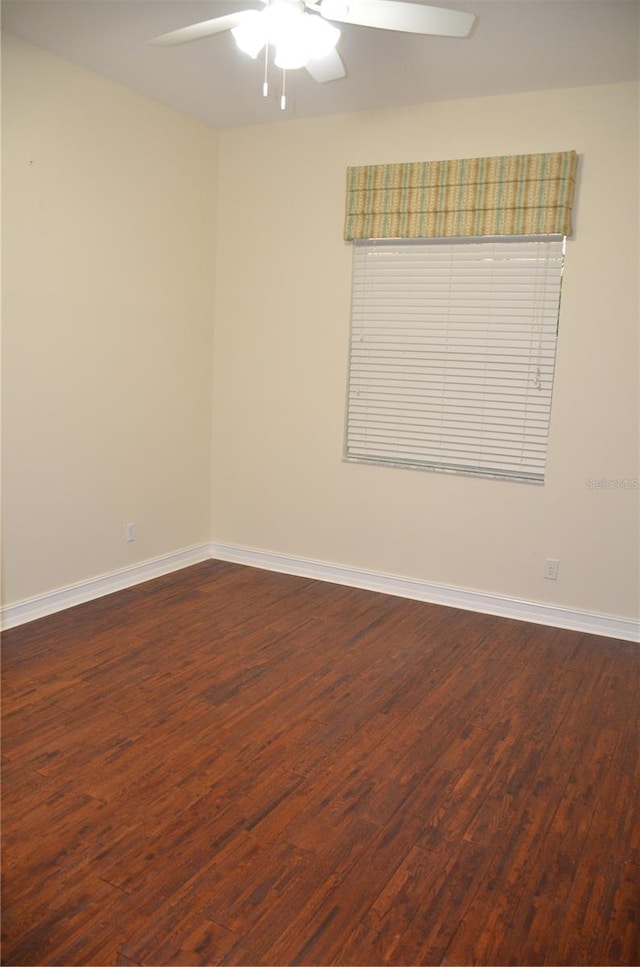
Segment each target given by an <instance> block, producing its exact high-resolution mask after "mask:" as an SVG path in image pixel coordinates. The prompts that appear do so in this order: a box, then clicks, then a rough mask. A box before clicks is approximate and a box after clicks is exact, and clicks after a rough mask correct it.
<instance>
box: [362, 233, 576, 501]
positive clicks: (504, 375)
mask: <svg viewBox="0 0 640 967" xmlns="http://www.w3.org/2000/svg"><path fill="white" fill-rule="evenodd" d="M563 258H564V238H563V237H562V236H548V235H547V236H544V237H531V236H529V237H522V236H520V237H507V238H505V237H501V238H493V239H487V238H482V239H478V238H465V239H411V240H397V239H393V240H389V239H385V240H380V241H378V240H366V241H355V242H354V262H353V301H352V323H351V346H350V363H349V390H348V413H347V429H346V458H347V459H348V460H353V461H363V462H367V463H376V464H389V465H392V466H401V467H413V468H419V469H428V470H440V471H449V472H458V473H464V474H473V475H480V476H490V477H500V478H506V479H511V480H523V481H528V482H536V483H541V482H543V481H544V473H545V463H546V452H547V440H548V434H549V421H550V414H551V394H552V387H553V372H554V363H555V349H556V335H557V326H558V312H559V305H560V284H561V278H562V267H563Z"/></svg>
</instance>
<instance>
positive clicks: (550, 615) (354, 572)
mask: <svg viewBox="0 0 640 967" xmlns="http://www.w3.org/2000/svg"><path fill="white" fill-rule="evenodd" d="M210 558H215V559H216V560H220V561H229V562H233V563H235V564H246V565H248V566H249V567H258V568H262V569H263V570H266V571H279V572H280V573H282V574H294V575H297V576H298V577H307V578H313V579H316V580H318V581H329V582H330V583H332V584H344V585H347V586H348V587H353V588H362V589H363V590H366V591H380V592H382V593H383V594H393V595H396V596H397V597H401V598H413V599H414V600H417V601H427V602H429V603H430V604H442V605H446V606H447V607H450V608H461V609H462V610H464V611H478V612H480V613H482V614H493V615H496V616H497V617H501V618H516V619H518V620H520V621H531V622H533V623H534V624H542V625H549V626H551V627H552V628H567V629H570V630H572V631H583V632H587V633H588V634H593V635H604V636H606V637H608V638H622V639H625V640H627V641H640V627H639V625H638V622H635V621H633V620H632V619H630V618H618V617H615V616H614V615H608V614H598V613H596V612H592V611H577V610H574V609H571V608H562V607H558V606H557V605H551V604H542V603H539V602H536V601H525V600H522V599H519V598H509V597H506V596H504V595H500V594H487V593H484V592H480V591H470V590H468V589H466V588H452V587H447V586H446V585H444V584H430V583H428V582H426V581H418V580H415V579H413V578H404V577H398V576H397V575H394V574H385V573H382V572H378V571H363V570H360V569H358V568H351V567H345V566H343V565H341V564H327V563H325V562H323V561H313V560H308V559H306V558H301V557H291V556H289V555H286V554H277V553H274V552H271V551H261V550H258V549H256V548H252V547H241V546H239V545H236V544H218V543H213V544H199V545H196V546H195V547H189V548H185V549H183V550H181V551H174V552H173V553H171V554H164V555H162V556H160V557H155V558H152V559H151V560H148V561H143V562H142V563H140V564H133V565H131V566H129V567H124V568H121V569H120V570H118V571H112V572H111V573H109V574H102V575H99V576H98V577H95V578H89V579H88V580H86V581H80V582H79V583H78V584H73V585H69V586H68V587H64V588H58V589H57V590H55V591H50V592H48V593H46V594H41V595H37V596H36V597H33V598H27V599H26V600H23V601H18V602H16V603H15V604H10V605H6V606H5V607H3V608H2V609H0V626H1V627H2V628H3V629H7V628H13V627H15V626H16V625H21V624H25V623H26V622H27V621H34V620H35V619H36V618H43V617H45V616H46V615H48V614H55V612H57V611H64V610H65V609H66V608H72V607H73V606H74V605H76V604H82V603H83V602H84V601H92V600H93V599H94V598H100V597H103V596H104V595H107V594H112V593H113V592H114V591H121V590H123V588H129V587H133V585H135V584H141V583H142V582H143V581H149V580H151V579H152V578H155V577H161V576H162V575H163V574H169V573H170V572H171V571H178V570H180V569H181V568H183V567H188V566H189V565H191V564H198V563H199V562H200V561H206V560H208V559H210Z"/></svg>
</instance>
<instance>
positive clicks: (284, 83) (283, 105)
mask: <svg viewBox="0 0 640 967" xmlns="http://www.w3.org/2000/svg"><path fill="white" fill-rule="evenodd" d="M286 106H287V72H286V70H285V69H284V68H283V69H282V97H281V98H280V110H281V111H284V109H285V108H286Z"/></svg>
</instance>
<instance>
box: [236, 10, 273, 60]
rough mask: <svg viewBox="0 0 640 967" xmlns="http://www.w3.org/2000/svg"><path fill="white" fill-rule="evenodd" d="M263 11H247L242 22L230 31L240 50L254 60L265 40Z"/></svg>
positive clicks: (265, 25) (265, 31) (265, 27)
mask: <svg viewBox="0 0 640 967" xmlns="http://www.w3.org/2000/svg"><path fill="white" fill-rule="evenodd" d="M264 13H265V11H260V12H258V11H257V10H250V11H248V13H247V15H246V17H244V18H243V20H242V22H241V23H239V24H238V26H237V27H234V28H233V30H232V31H231V34H232V36H233V39H234V40H235V42H236V44H237V45H238V47H239V48H240V50H241V51H242V52H243V53H245V54H248V55H249V57H253V59H254V60H255V59H256V57H257V56H258V54H259V53H260V51H261V50H262V48H263V47H264V45H265V43H266V41H267V24H266V22H265V19H264Z"/></svg>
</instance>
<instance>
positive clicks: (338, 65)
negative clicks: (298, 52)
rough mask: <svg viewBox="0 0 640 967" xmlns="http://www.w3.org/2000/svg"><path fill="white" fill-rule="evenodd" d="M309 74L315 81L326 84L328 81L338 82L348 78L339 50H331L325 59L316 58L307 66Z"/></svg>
mask: <svg viewBox="0 0 640 967" xmlns="http://www.w3.org/2000/svg"><path fill="white" fill-rule="evenodd" d="M305 67H306V69H307V71H308V72H309V74H311V76H312V77H313V79H314V81H319V82H320V84H326V82H327V81H338V80H340V78H341V77H346V76H347V72H346V70H345V67H344V64H343V63H342V58H341V57H340V54H339V53H338V51H337V50H331V51H329V53H328V54H326V55H325V56H324V57H316V58H315V60H310V61H308V62H307V63H306V64H305Z"/></svg>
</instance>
